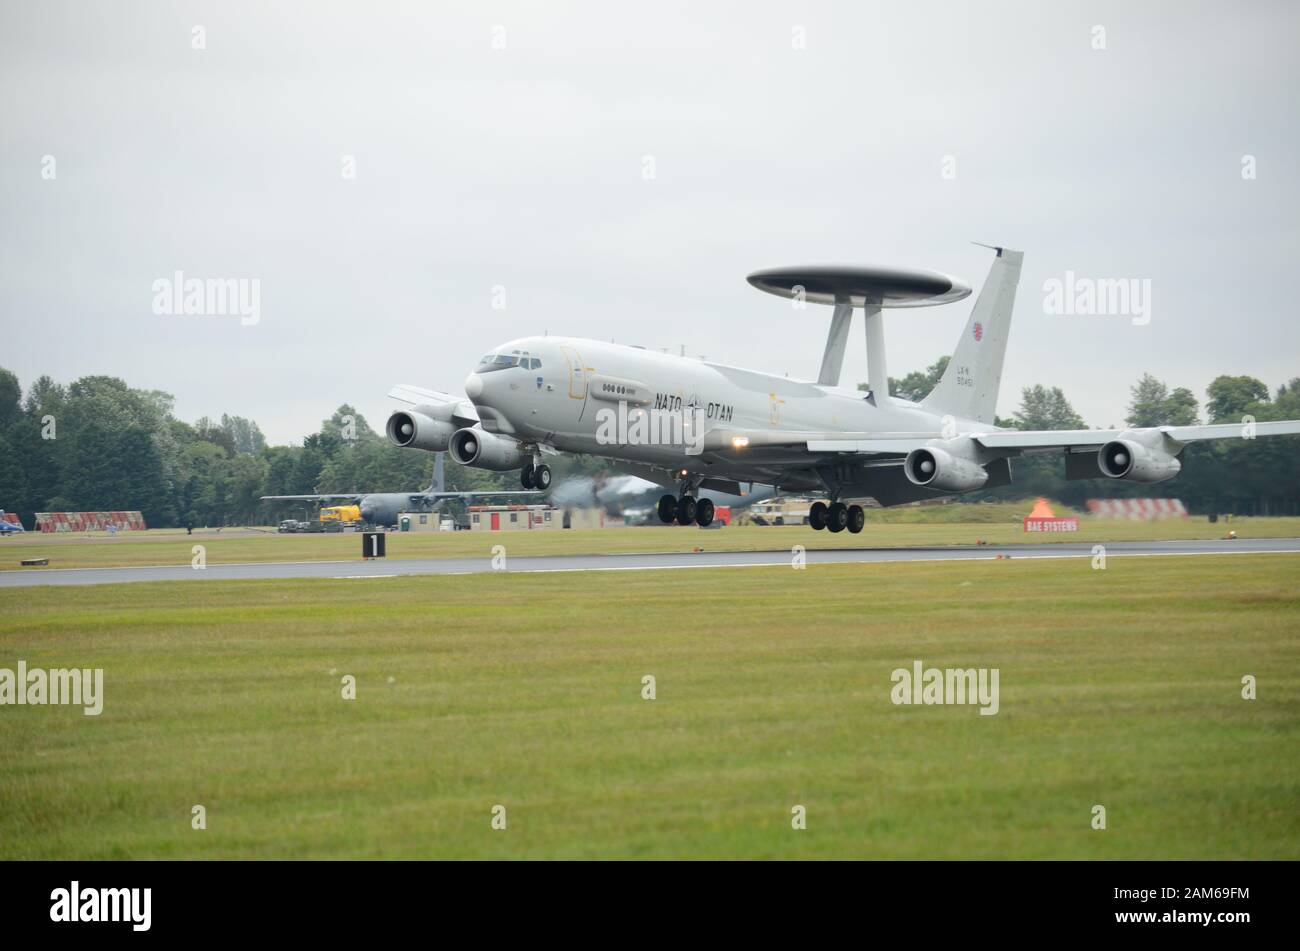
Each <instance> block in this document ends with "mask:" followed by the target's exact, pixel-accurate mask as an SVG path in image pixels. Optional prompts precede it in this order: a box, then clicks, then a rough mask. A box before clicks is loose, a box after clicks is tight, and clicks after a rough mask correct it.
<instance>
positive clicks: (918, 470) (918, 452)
mask: <svg viewBox="0 0 1300 951" xmlns="http://www.w3.org/2000/svg"><path fill="white" fill-rule="evenodd" d="M903 474H904V475H906V476H907V481H909V482H911V483H912V484H913V485H923V486H925V487H926V488H930V489H942V490H944V491H947V492H968V491H970V490H971V489H978V488H980V487H981V486H982V485H984V483H985V482H987V481H988V480H989V474H988V472H986V471H985V469H984V467H983V466H982V465H980V464H979V463H978V462H974V461H973V460H970V459H963V458H961V457H960V456H954V455H953V454H952V453H950V452H948V451H947V450H945V449H939V448H937V447H935V448H927V449H913V450H912V451H911V452H909V453H908V454H907V458H906V459H905V460H903Z"/></svg>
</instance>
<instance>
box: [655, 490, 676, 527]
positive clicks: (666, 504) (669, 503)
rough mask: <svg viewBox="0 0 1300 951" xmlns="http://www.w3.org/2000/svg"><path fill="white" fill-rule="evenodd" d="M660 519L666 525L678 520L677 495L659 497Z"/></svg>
mask: <svg viewBox="0 0 1300 951" xmlns="http://www.w3.org/2000/svg"><path fill="white" fill-rule="evenodd" d="M659 521H661V522H663V523H664V524H665V525H671V524H672V523H673V522H675V521H677V496H675V495H664V496H661V497H660V498H659Z"/></svg>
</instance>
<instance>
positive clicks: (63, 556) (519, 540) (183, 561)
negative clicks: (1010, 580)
mask: <svg viewBox="0 0 1300 951" xmlns="http://www.w3.org/2000/svg"><path fill="white" fill-rule="evenodd" d="M1012 511H1014V512H1018V513H1019V515H1020V516H1023V514H1024V512H1025V511H1028V508H1027V507H1026V506H1014V507H1013V506H981V505H963V506H956V505H953V506H944V507H942V508H940V507H935V508H931V509H894V510H874V511H872V512H870V514H869V516H868V517H869V521H868V523H867V527H866V529H865V530H864V531H863V532H862V534H860V535H853V534H850V533H849V532H841V533H839V534H838V535H833V534H831V533H830V532H814V531H813V530H812V529H810V528H808V527H807V526H803V525H798V526H796V525H789V526H768V527H762V526H756V525H749V526H732V527H728V528H723V529H718V530H709V531H705V530H702V529H698V528H693V527H692V528H679V527H675V526H674V527H668V526H662V525H655V526H641V527H632V528H605V529H592V530H571V531H562V530H561V531H536V532H412V533H407V534H393V535H390V536H389V539H388V557H389V558H399V559H400V558H464V557H475V556H479V555H487V554H488V553H489V552H490V551H491V549H492V546H493V545H497V544H504V545H505V546H506V547H507V549H508V551H509V552H510V554H511V555H515V556H527V555H578V554H584V555H585V554H613V553H619V552H660V551H689V550H690V549H691V548H693V547H695V546H697V545H698V546H700V547H703V548H705V549H707V550H710V551H752V550H755V549H786V550H788V549H789V548H790V546H791V545H796V544H798V545H803V546H805V547H806V548H808V549H809V550H813V549H819V548H857V547H875V548H892V547H899V546H943V545H974V544H977V543H978V542H980V541H985V542H988V543H989V544H1000V543H1010V542H1017V543H1026V544H1042V543H1052V542H1062V541H1077V542H1090V543H1091V542H1112V541H1135V540H1149V539H1157V538H1159V539H1166V538H1169V539H1206V538H1222V537H1223V536H1224V535H1225V534H1227V532H1228V531H1229V530H1233V531H1236V532H1237V534H1238V535H1239V536H1240V537H1242V538H1283V537H1294V536H1297V535H1300V518H1236V519H1233V521H1232V522H1231V523H1226V522H1223V521H1220V522H1219V523H1217V524H1213V525H1212V524H1210V522H1209V521H1207V520H1206V519H1205V518H1193V519H1187V520H1186V521H1181V520H1180V521H1168V522H1128V521H1114V520H1101V519H1090V518H1087V517H1083V518H1081V519H1080V523H1079V531H1078V532H1074V533H1070V534H1068V535H1057V534H1050V535H1049V534H1037V533H1035V534H1026V533H1025V532H1024V530H1023V526H1022V524H1021V522H1020V520H1019V517H1014V518H1013V517H1011V515H1010V514H1008V513H1010V512H1012ZM926 513H931V514H928V515H927V514H926ZM954 517H961V518H965V519H967V521H959V522H954V521H951V519H952V518H954ZM976 517H979V518H985V519H990V520H989V521H969V519H971V518H976ZM923 519H924V520H923ZM195 545H202V546H204V549H205V552H206V557H207V560H208V564H214V565H215V564H231V563H234V562H271V561H346V560H359V559H360V557H361V538H360V537H359V536H357V535H355V534H352V533H345V534H341V535H277V534H275V533H274V532H270V531H268V532H251V531H245V530H230V531H226V532H221V533H217V532H215V531H202V532H195V533H194V535H192V536H187V535H186V534H185V533H184V532H176V531H170V530H163V531H149V532H143V533H123V534H121V535H118V536H117V537H115V538H110V537H108V536H107V535H103V536H98V537H90V538H87V537H84V536H72V535H69V536H64V537H51V536H40V535H36V534H31V535H26V536H22V537H14V538H5V539H0V571H2V570H14V571H20V570H26V571H33V570H36V571H39V570H42V569H39V568H36V569H32V568H27V569H24V568H22V567H21V566H20V564H19V562H20V561H21V560H22V559H24V558H49V559H50V565H49V567H51V568H105V567H115V566H139V565H188V564H189V563H190V559H191V558H192V557H193V554H192V552H193V547H194V546H195Z"/></svg>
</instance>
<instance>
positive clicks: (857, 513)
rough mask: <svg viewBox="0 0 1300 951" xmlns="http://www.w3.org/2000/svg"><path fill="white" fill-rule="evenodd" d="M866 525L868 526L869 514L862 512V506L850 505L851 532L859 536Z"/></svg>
mask: <svg viewBox="0 0 1300 951" xmlns="http://www.w3.org/2000/svg"><path fill="white" fill-rule="evenodd" d="M866 524H867V513H866V512H864V511H862V506H861V505H850V506H849V531H850V532H852V533H853V534H854V535H856V534H858V532H860V531H862V528H863V526H864V525H866Z"/></svg>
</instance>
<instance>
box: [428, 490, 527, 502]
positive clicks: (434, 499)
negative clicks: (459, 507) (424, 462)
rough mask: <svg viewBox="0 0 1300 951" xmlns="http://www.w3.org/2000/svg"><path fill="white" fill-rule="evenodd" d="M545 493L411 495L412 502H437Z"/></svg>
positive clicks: (496, 492) (514, 491) (509, 492)
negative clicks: (441, 500)
mask: <svg viewBox="0 0 1300 951" xmlns="http://www.w3.org/2000/svg"><path fill="white" fill-rule="evenodd" d="M545 494H546V493H545V492H541V491H538V490H536V489H531V490H530V489H518V490H510V489H507V490H505V491H502V490H499V489H493V490H491V491H487V492H473V491H470V492H415V493H412V495H411V497H410V498H411V501H412V502H437V501H439V500H440V499H486V498H492V497H495V496H502V495H545Z"/></svg>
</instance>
